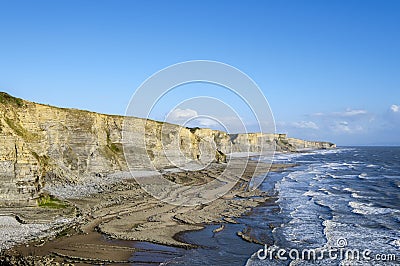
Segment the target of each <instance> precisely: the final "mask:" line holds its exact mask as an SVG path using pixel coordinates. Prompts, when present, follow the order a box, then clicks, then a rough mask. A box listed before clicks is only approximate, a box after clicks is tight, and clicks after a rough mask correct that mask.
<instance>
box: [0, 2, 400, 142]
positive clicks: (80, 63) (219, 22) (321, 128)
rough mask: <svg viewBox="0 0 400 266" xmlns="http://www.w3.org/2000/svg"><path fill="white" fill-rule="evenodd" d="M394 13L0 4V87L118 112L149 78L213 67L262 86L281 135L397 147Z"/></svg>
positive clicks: (399, 117)
mask: <svg viewBox="0 0 400 266" xmlns="http://www.w3.org/2000/svg"><path fill="white" fill-rule="evenodd" d="M399 14H400V1H395V0H393V1H390V0H385V1H379V0H377V1H368V0H367V1H365V0H363V1H361V0H358V1H354V0H346V1H121V0H117V1H86V0H82V1H41V0H36V1H0V38H1V41H0V90H2V91H6V92H8V93H10V94H12V95H14V96H17V97H21V98H24V99H28V100H32V101H36V102H40V103H47V104H51V105H56V106H62V107H73V108H80V109H88V110H91V111H96V112H101V113H109V114H124V113H125V109H126V107H127V105H128V103H129V100H130V98H131V96H132V94H133V93H134V91H135V89H136V88H137V87H139V86H140V84H141V83H142V82H143V81H144V80H146V78H148V77H149V76H150V75H152V74H154V73H155V72H156V71H158V70H160V69H162V68H165V67H167V66H169V65H171V64H175V63H178V62H182V61H187V60H195V59H204V60H215V61H220V62H224V63H227V64H230V65H232V66H234V67H237V68H239V69H240V70H242V71H243V72H245V73H246V74H248V75H249V76H250V77H251V78H252V79H253V80H254V81H255V82H256V83H257V84H258V85H259V87H260V88H261V90H262V91H263V93H264V94H265V96H266V98H267V99H268V101H269V104H270V106H271V109H272V111H273V114H274V117H275V120H276V125H277V129H278V131H280V132H287V133H289V134H290V135H291V136H293V137H300V138H307V139H321V140H328V141H332V142H336V143H338V144H339V145H400V111H399V108H398V106H399V105H400V48H399V47H400V30H399V27H400V16H399ZM189 94H190V93H188V95H189ZM217 94H218V95H220V96H221V97H225V96H224V94H223V93H220V94H219V93H217ZM165 110H166V107H165V106H164V109H163V108H160V113H158V114H155V115H154V116H155V117H157V116H158V117H161V118H162V116H163V115H165ZM181 110H185V109H182V108H181ZM196 111H197V112H199V111H198V110H196ZM249 119H250V118H249ZM248 122H249V123H251V121H248Z"/></svg>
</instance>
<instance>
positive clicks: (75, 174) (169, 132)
mask: <svg viewBox="0 0 400 266" xmlns="http://www.w3.org/2000/svg"><path fill="white" fill-rule="evenodd" d="M124 119H125V121H126V119H127V118H125V117H123V116H114V115H104V114H98V113H93V112H88V111H81V110H75V109H64V108H57V107H52V106H47V105H43V104H37V103H32V102H29V101H25V100H22V99H18V98H15V97H12V96H10V95H8V94H6V93H1V92H0V206H1V205H10V204H21V205H26V204H33V205H34V204H36V201H35V199H36V198H37V197H38V194H39V193H40V191H41V190H42V189H43V188H44V187H45V186H46V184H49V183H57V182H61V183H75V182H77V181H79V180H80V179H81V178H82V177H84V176H93V175H97V176H103V175H107V174H110V173H115V172H118V171H127V170H128V167H127V163H126V160H125V156H124V152H123V145H122V129H123V128H124V130H125V132H124V134H128V135H129V136H135V134H138V133H139V132H138V128H143V126H145V128H146V145H145V147H146V148H145V149H143V147H142V146H141V145H139V143H138V145H137V146H135V145H136V144H135V142H133V144H132V145H131V148H132V151H131V153H129V154H130V155H129V156H131V158H129V159H130V161H133V162H134V164H135V167H136V166H137V168H138V169H143V168H146V167H147V166H146V162H147V160H148V159H147V158H150V160H151V162H152V164H153V165H155V166H156V167H157V168H164V167H170V166H171V160H170V159H171V158H174V156H179V155H178V154H177V155H175V154H172V155H171V154H169V155H166V154H165V149H167V150H168V146H169V147H170V148H171V147H175V150H176V145H178V146H179V147H180V149H179V151H180V152H181V153H183V154H184V156H185V157H186V158H189V159H192V160H193V161H199V162H201V161H207V160H209V159H210V158H211V159H213V160H215V161H223V160H224V159H225V154H227V153H231V152H245V151H248V150H249V151H251V152H259V151H260V147H261V145H264V146H269V147H271V148H274V147H276V150H278V151H297V150H299V149H304V148H313V149H327V148H334V147H335V145H334V144H332V143H328V142H310V141H303V140H299V139H293V138H287V136H286V135H285V134H260V133H250V134H232V135H229V134H227V133H225V132H221V131H216V130H211V129H200V128H195V129H193V128H183V127H181V126H178V125H172V124H164V123H161V122H157V121H151V120H145V119H140V118H134V117H132V118H128V119H127V120H128V121H129V123H127V124H128V125H127V126H125V127H123V125H124ZM138 141H139V140H138ZM210 143H213V145H210ZM171 156H172V157H171ZM136 164H137V165H136ZM130 166H132V165H130Z"/></svg>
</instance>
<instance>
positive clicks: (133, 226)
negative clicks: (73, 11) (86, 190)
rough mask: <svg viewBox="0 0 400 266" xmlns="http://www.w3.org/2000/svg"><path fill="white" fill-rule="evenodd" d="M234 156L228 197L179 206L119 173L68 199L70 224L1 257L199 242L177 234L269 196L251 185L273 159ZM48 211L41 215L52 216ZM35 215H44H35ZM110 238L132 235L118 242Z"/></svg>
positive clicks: (116, 251)
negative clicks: (240, 168) (239, 168)
mask: <svg viewBox="0 0 400 266" xmlns="http://www.w3.org/2000/svg"><path fill="white" fill-rule="evenodd" d="M232 161H233V163H236V164H242V163H243V162H246V164H247V166H246V169H245V171H244V173H243V174H242V176H241V177H240V180H239V182H238V183H237V184H236V186H235V187H234V188H233V189H232V190H231V191H229V192H228V193H227V194H226V195H224V196H223V197H221V198H219V199H217V200H215V201H213V202H210V203H208V204H203V205H200V206H193V207H185V206H174V205H170V204H167V203H163V202H160V201H158V200H157V199H154V198H152V197H151V196H149V195H147V194H146V193H145V192H144V191H143V190H142V189H141V188H140V187H139V186H138V185H137V184H136V182H135V181H134V180H133V179H123V178H120V179H118V178H117V179H116V180H117V182H115V183H112V182H105V183H103V184H96V186H97V188H98V189H99V190H98V191H97V193H94V194H91V195H86V194H85V196H82V197H75V198H69V199H68V202H69V204H70V205H69V208H71V209H74V210H75V211H74V214H73V215H74V216H75V218H73V219H71V213H69V216H68V217H70V219H71V221H70V223H69V226H67V227H64V228H63V230H61V232H58V234H56V235H54V234H53V236H47V237H45V238H41V239H39V240H34V241H30V242H29V244H26V243H24V244H20V245H17V246H15V247H13V248H12V249H8V250H6V251H4V252H3V256H2V260H3V261H4V262H7V261H12V259H14V260H15V261H14V262H13V263H16V265H18V263H17V262H18V258H20V260H22V261H24V263H25V264H26V265H29V263H28V262H27V260H31V261H35V263H37V264H34V265H54V263H59V264H60V265H63V264H70V263H77V264H101V263H117V262H118V263H122V262H125V263H127V262H129V258H130V257H131V256H132V254H133V253H135V252H136V251H138V249H136V248H133V247H131V246H129V245H128V244H127V243H129V241H145V242H150V243H156V244H162V245H167V246H175V247H179V248H185V249H187V248H195V246H193V245H191V244H189V243H184V242H182V241H181V240H180V238H179V237H177V236H178V235H179V234H181V233H182V232H185V231H191V230H200V229H202V228H204V226H205V225H207V224H219V225H220V226H221V228H222V229H223V224H225V223H234V222H235V218H236V217H240V216H241V215H243V214H244V213H246V212H247V211H250V210H251V209H252V208H254V207H256V206H258V205H259V204H261V203H263V202H265V200H267V199H268V198H267V197H266V195H264V194H263V193H262V192H261V191H259V190H254V191H252V192H249V191H248V190H247V186H248V182H249V180H250V179H251V178H252V177H253V176H256V175H261V174H265V173H266V172H268V170H269V169H268V168H269V165H268V164H265V165H264V164H262V163H259V164H258V166H257V162H256V161H252V160H248V159H247V158H235V159H232ZM225 166H226V164H212V165H210V167H208V168H207V169H204V170H199V171H192V172H171V173H168V174H167V175H169V176H166V177H167V178H171V177H173V178H174V179H181V181H186V182H189V181H190V182H193V180H195V182H197V183H198V184H201V183H203V182H209V181H210V180H212V179H214V178H215V177H216V176H218V175H219V174H221V173H222V172H223V171H224V167H225ZM256 166H257V167H256ZM291 166H292V165H272V168H271V170H272V171H280V170H282V169H284V168H287V167H291ZM59 191H60V190H59ZM65 195H67V194H65ZM46 211H47V210H44V211H43V213H42V216H47V217H49V214H46ZM50 212H53V213H52V216H53V217H60V216H62V213H61V211H60V210H52V209H49V213H50ZM64 212H65V210H64ZM35 219H36V220H38V219H39V217H38V216H37V215H36V217H34V220H35ZM222 229H221V230H222ZM104 236H107V237H106V238H105V237H104ZM107 239H120V240H129V241H125V242H124V241H122V242H121V243H119V244H115V242H110V241H108V240H107ZM32 254H34V256H32ZM27 263H28V264H27ZM40 263H43V264H40ZM46 263H47V264H46ZM10 265H11V264H10ZM21 265H22V264H21ZM32 265H33V264H32Z"/></svg>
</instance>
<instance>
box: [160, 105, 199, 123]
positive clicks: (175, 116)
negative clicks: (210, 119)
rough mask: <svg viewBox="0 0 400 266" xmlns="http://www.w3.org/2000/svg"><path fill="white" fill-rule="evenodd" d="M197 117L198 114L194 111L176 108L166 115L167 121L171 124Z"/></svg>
mask: <svg viewBox="0 0 400 266" xmlns="http://www.w3.org/2000/svg"><path fill="white" fill-rule="evenodd" d="M197 116H198V114H197V111H195V110H192V109H180V108H176V109H174V110H172V111H171V112H170V113H169V114H168V117H167V121H168V122H172V123H174V122H175V123H176V122H184V121H187V120H189V119H191V118H194V117H197Z"/></svg>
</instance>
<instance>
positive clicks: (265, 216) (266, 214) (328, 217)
mask: <svg viewBox="0 0 400 266" xmlns="http://www.w3.org/2000/svg"><path fill="white" fill-rule="evenodd" d="M261 159H263V158H261ZM274 161H275V162H276V163H290V164H292V163H295V164H296V165H298V166H295V167H293V168H289V169H287V170H285V171H283V172H270V173H268V175H267V177H266V178H265V180H264V182H263V183H262V184H261V187H260V188H261V189H262V190H263V191H265V192H267V193H268V194H269V196H270V199H269V200H268V201H267V202H266V203H265V204H263V205H262V206H259V207H256V208H255V209H253V210H252V211H251V212H250V213H247V214H246V215H244V216H243V217H241V218H239V219H237V221H238V223H237V224H227V225H226V227H225V229H224V230H223V231H222V232H219V233H213V230H214V229H215V228H217V227H218V225H210V226H207V227H206V228H205V229H204V230H201V231H195V232H188V233H185V234H183V235H182V236H181V238H182V239H183V240H184V241H187V242H190V243H193V244H197V245H199V246H200V248H196V249H191V250H184V251H183V250H178V249H177V250H170V253H168V254H169V255H170V257H168V258H167V259H166V260H165V261H164V262H162V263H161V265H249V266H258V265H400V147H339V148H337V149H333V150H318V151H309V152H306V153H292V154H277V155H276V156H275V159H274ZM238 200H240V199H238ZM238 231H242V232H245V233H246V234H248V235H250V236H251V237H252V238H253V239H256V240H257V242H259V243H262V244H263V245H262V244H255V243H249V242H246V241H244V240H242V239H241V238H240V237H238V236H237V232H238Z"/></svg>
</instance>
